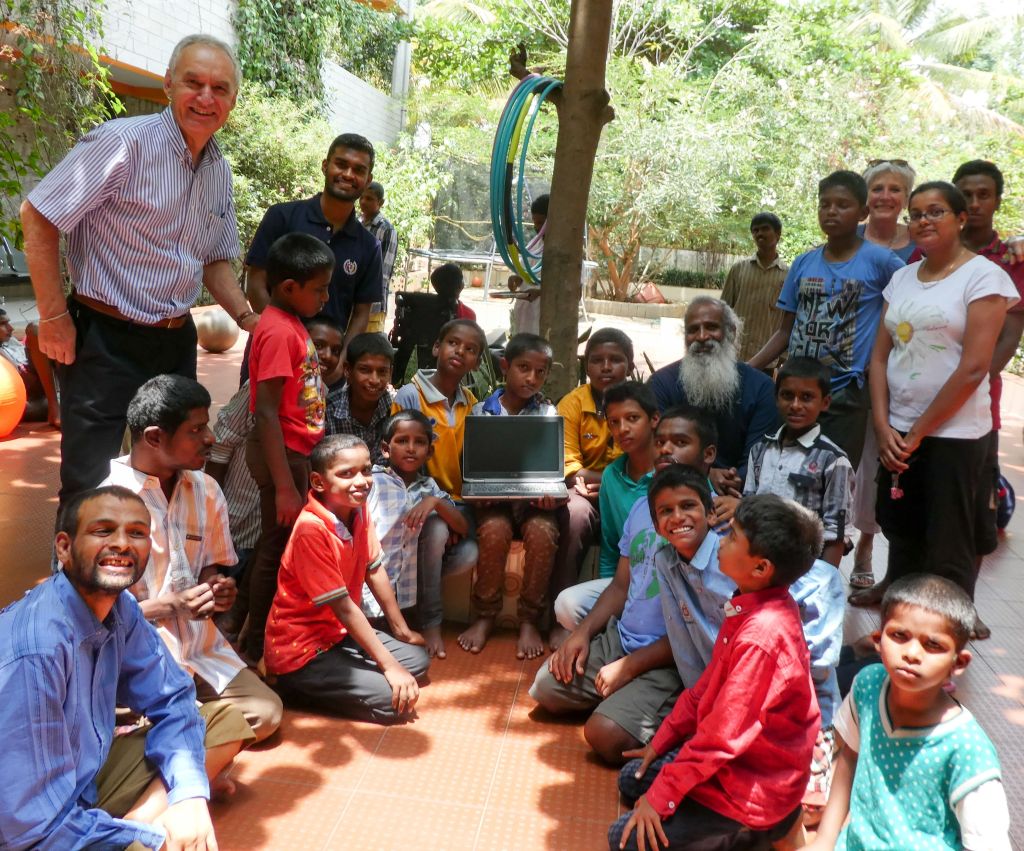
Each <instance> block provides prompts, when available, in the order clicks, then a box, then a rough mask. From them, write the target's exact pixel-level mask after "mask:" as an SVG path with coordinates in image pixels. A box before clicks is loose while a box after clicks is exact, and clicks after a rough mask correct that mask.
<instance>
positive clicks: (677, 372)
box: [648, 296, 779, 497]
mask: <svg viewBox="0 0 1024 851" xmlns="http://www.w3.org/2000/svg"><path fill="white" fill-rule="evenodd" d="M683 329H684V332H685V338H686V354H685V356H684V357H683V358H682V360H678V361H676V362H675V363H670V364H669V365H668V366H664V367H662V368H661V369H659V370H658V371H657V372H655V373H654V375H652V376H651V378H650V381H649V382H648V383H649V384H650V386H651V390H653V391H654V396H655V398H656V399H657V400H658V410H660V411H665V410H668V409H669V408H671V407H673V406H675V405H690V406H692V407H695V408H699V409H701V410H703V411H705V412H707V413H709V414H710V415H711V416H712V417H713V418H714V420H715V425H716V426H717V427H718V458H717V459H716V461H715V466H714V467H713V468H712V470H711V476H710V478H711V484H712V485H713V486H714V488H715V491H716V492H717V493H719V494H720V495H723V496H737V497H738V496H740V495H741V494H742V491H743V479H744V477H745V476H746V470H747V458H748V457H749V456H750V449H751V447H752V446H753V445H754V444H755V443H756V442H757V441H758V440H759V439H760V438H761V437H763V436H764V435H765V434H768V433H774V432H775V431H777V430H778V427H779V422H778V411H777V409H776V406H775V391H774V387H773V385H772V382H771V379H770V378H768V376H767V375H765V374H764V373H763V372H761V371H760V370H757V369H753V368H752V367H749V366H747V365H746V364H745V363H742V362H740V361H739V359H738V357H737V350H738V344H739V337H740V333H741V331H742V323H741V321H740V319H739V317H738V316H737V315H736V313H735V311H733V309H732V308H731V307H729V305H727V304H726V303H725V302H724V301H722V300H721V299H717V298H712V297H711V296H698V297H697V298H695V299H694V300H693V301H691V302H690V304H689V307H687V309H686V317H685V319H684V321H683Z"/></svg>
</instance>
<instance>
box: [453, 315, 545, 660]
mask: <svg viewBox="0 0 1024 851" xmlns="http://www.w3.org/2000/svg"><path fill="white" fill-rule="evenodd" d="M551 357H552V351H551V345H550V343H548V341H547V340H545V339H544V338H543V337H540V336H538V335H536V334H516V335H515V336H514V337H512V339H511V340H509V341H508V345H507V346H506V347H505V355H504V357H503V358H502V359H501V369H502V372H503V374H504V376H505V386H504V387H503V388H500V389H498V390H496V391H495V392H494V393H493V394H491V395H490V396H488V397H487V398H486V399H484V400H483V401H482V402H478V403H477V404H476V405H475V406H474V407H473V414H474V415H484V416H524V415H540V416H552V415H557V411H556V410H555V407H554V406H553V405H551V404H550V403H549V402H547V401H545V400H544V397H543V396H542V395H541V392H540V391H541V388H542V387H543V386H544V382H545V381H546V380H547V377H548V370H550V368H551ZM556 507H557V505H556V501H555V500H554V499H553V498H552V497H544V498H542V499H535V500H516V499H507V500H500V499H499V500H494V501H486V502H478V503H477V504H476V508H475V514H476V520H477V533H476V534H477V545H478V546H479V548H480V557H479V561H478V562H477V569H476V579H475V580H474V583H473V597H472V599H473V609H474V611H475V612H476V613H477V619H476V621H475V622H474V623H473V624H472V626H470V627H469V629H467V630H466V631H465V632H463V633H462V635H460V636H459V645H460V646H461V647H462V649H463V650H467V651H469V652H470V653H479V652H480V651H481V650H482V649H483V648H484V645H485V644H486V643H487V639H488V638H489V637H490V634H491V632H492V631H493V629H494V619H495V617H496V616H497V614H498V612H499V611H500V610H501V598H502V587H503V583H504V575H505V562H506V560H507V559H508V553H509V549H510V548H511V546H512V538H513V537H514V536H515V535H517V534H518V535H519V536H520V537H522V540H523V547H524V549H525V551H526V560H525V565H524V568H523V584H522V588H521V590H520V592H519V605H518V613H517V614H518V617H519V641H518V643H517V644H516V657H517V658H519V659H534V658H536V657H537V656H540V655H541V654H542V653H543V652H544V641H543V639H542V638H541V635H540V632H539V631H538V629H537V621H538V619H539V617H540V616H541V614H542V613H543V612H544V610H545V596H546V594H547V588H548V579H549V577H550V576H551V569H552V567H553V566H554V562H555V553H556V551H557V550H558V522H557V520H556V518H555V511H554V510H555V508H556Z"/></svg>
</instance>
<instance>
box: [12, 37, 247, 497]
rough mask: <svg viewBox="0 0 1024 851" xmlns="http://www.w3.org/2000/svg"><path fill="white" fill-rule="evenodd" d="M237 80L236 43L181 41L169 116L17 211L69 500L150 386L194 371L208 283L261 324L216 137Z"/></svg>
mask: <svg viewBox="0 0 1024 851" xmlns="http://www.w3.org/2000/svg"><path fill="white" fill-rule="evenodd" d="M239 81H240V71H239V66H238V61H237V59H236V58H235V56H234V54H233V53H232V51H231V48H230V47H228V46H227V45H226V44H224V43H223V42H220V41H218V40H217V39H214V38H211V37H210V36H205V35H192V36H188V37H186V38H184V39H183V40H182V41H180V42H179V43H178V45H177V46H176V47H175V48H174V52H173V53H172V54H171V61H170V63H169V67H168V69H167V73H166V75H165V77H164V91H165V92H166V94H167V97H168V100H169V101H170V106H169V108H168V109H166V110H164V111H163V112H161V113H158V114H156V115H146V116H141V117H138V118H122V119H117V120H114V121H108V122H106V123H105V124H102V125H100V126H99V127H97V128H95V129H94V130H92V131H91V132H89V133H88V134H87V135H86V136H85V137H84V138H83V139H82V140H81V141H80V142H79V143H78V144H77V145H76V146H75V147H74V148H73V149H72V151H71V152H70V153H69V154H68V155H67V156H66V157H65V158H64V159H63V160H62V161H61V162H60V163H59V164H58V165H57V166H56V167H55V168H54V169H53V170H52V171H51V172H50V173H49V174H48V175H47V176H46V177H45V178H43V180H42V182H41V183H40V184H39V185H38V186H37V187H36V188H35V189H34V190H33V191H32V192H31V193H30V194H29V196H28V199H27V200H26V201H25V202H24V203H23V204H22V207H21V219H22V227H23V229H24V232H25V255H26V258H27V260H28V266H29V272H30V273H31V275H32V286H33V288H34V289H35V293H36V299H37V301H38V305H39V315H40V319H39V346H40V348H41V349H42V351H43V352H44V354H46V355H47V356H48V357H50V358H52V359H53V360H54V361H56V362H57V364H58V375H59V379H60V387H61V419H62V423H63V434H62V437H61V470H60V474H61V492H60V497H61V503H62V504H64V503H66V502H67V500H68V499H69V498H70V497H72V496H73V495H74V494H76V493H79V492H81V491H83V490H86V489H88V488H91V487H95V486H96V485H97V484H98V483H99V481H100V480H101V479H102V478H103V477H104V475H106V472H107V463H108V461H109V459H110V458H111V457H113V456H114V455H116V454H117V449H118V446H119V445H120V443H121V439H122V436H123V434H124V427H125V412H126V410H127V408H128V402H129V401H130V400H131V398H132V396H133V394H134V393H135V391H136V390H137V389H138V388H139V387H140V386H141V385H142V384H143V383H144V382H145V381H146V380H148V379H149V378H152V377H153V376H155V375H159V374H161V373H175V374H178V375H185V376H188V377H192V378H194V377H195V374H196V330H195V325H194V324H193V323H192V319H191V316H190V314H189V308H190V307H191V306H192V305H193V304H194V302H195V300H196V298H197V297H198V295H199V292H200V287H201V285H202V284H205V285H206V288H207V289H208V290H209V291H210V293H211V294H212V295H213V297H214V298H215V299H216V300H217V301H218V302H219V303H220V304H221V305H222V306H223V307H224V308H225V309H226V310H227V311H228V313H229V314H230V315H231V316H232V317H233V318H234V319H235V321H236V322H237V323H238V324H239V325H240V326H241V327H242V328H243V330H246V331H250V330H252V328H253V327H255V325H256V322H257V319H258V317H257V316H256V315H255V314H254V313H253V311H252V310H251V308H250V307H249V304H248V302H247V301H246V299H245V296H244V295H243V293H242V291H241V290H240V289H239V287H238V282H237V281H236V280H235V276H234V273H233V271H232V269H231V265H230V263H229V261H230V260H231V259H232V258H235V257H238V255H239V253H240V248H239V244H238V230H237V224H236V221H235V207H234V200H233V198H232V192H231V169H230V167H229V165H228V163H227V161H226V160H225V159H224V157H223V156H222V155H221V152H220V149H219V148H218V147H217V143H216V142H215V141H214V139H213V135H214V133H216V132H217V130H219V129H220V128H221V127H222V126H223V125H224V122H225V121H227V118H228V115H229V114H230V112H231V110H232V108H233V107H234V105H235V98H236V96H237V93H238V85H239ZM61 233H63V234H64V235H65V237H66V240H67V243H66V247H67V251H66V254H67V258H66V259H67V265H68V269H69V271H70V274H71V282H72V286H73V289H72V291H71V295H70V296H69V297H67V298H65V294H64V288H63V282H62V278H61V271H60V250H59V243H60V234H61Z"/></svg>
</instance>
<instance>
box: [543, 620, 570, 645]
mask: <svg viewBox="0 0 1024 851" xmlns="http://www.w3.org/2000/svg"><path fill="white" fill-rule="evenodd" d="M571 634H572V633H570V632H569V630H567V629H566V628H565V627H564V626H562V625H561V624H560V623H556V624H555V625H554V626H553V627H551V632H549V633H548V647H550V648H551V651H552V652H554V651H555V650H557V649H558V648H559V647H561V646H562V642H563V641H565V639H567V638H568V637H569V636H570V635H571Z"/></svg>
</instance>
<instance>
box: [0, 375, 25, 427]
mask: <svg viewBox="0 0 1024 851" xmlns="http://www.w3.org/2000/svg"><path fill="white" fill-rule="evenodd" d="M26 400H27V397H26V395H25V382H24V381H22V380H21V376H20V375H18V370H17V369H15V367H14V364H12V363H11V362H10V361H9V360H7V358H5V357H2V356H0V437H7V435H9V434H10V433H11V432H12V431H14V427H15V426H16V425H17V424H18V423H20V422H21V418H22V417H23V416H24V414H25V402H26Z"/></svg>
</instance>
